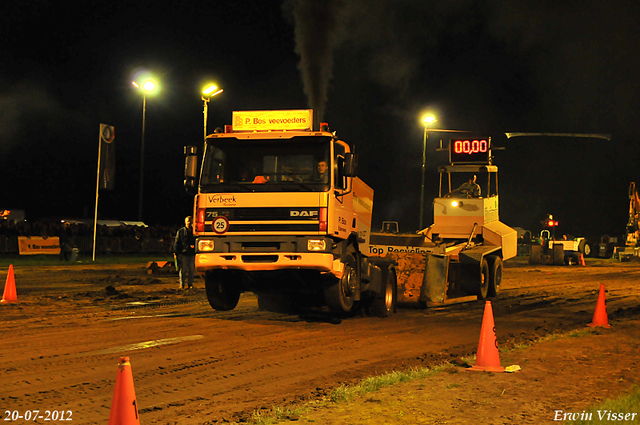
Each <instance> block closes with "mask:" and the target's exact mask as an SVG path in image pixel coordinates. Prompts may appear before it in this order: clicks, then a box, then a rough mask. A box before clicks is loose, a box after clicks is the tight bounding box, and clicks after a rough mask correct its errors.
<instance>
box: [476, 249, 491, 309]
mask: <svg viewBox="0 0 640 425" xmlns="http://www.w3.org/2000/svg"><path fill="white" fill-rule="evenodd" d="M489 279H490V278H489V264H488V263H487V260H485V259H484V258H483V259H482V264H480V282H479V285H478V294H477V295H478V299H479V300H484V299H486V298H487V296H488V295H489Z"/></svg>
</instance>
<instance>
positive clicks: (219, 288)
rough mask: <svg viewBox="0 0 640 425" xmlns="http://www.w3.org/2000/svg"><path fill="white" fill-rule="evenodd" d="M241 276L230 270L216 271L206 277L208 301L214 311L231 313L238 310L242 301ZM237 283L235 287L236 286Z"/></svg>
mask: <svg viewBox="0 0 640 425" xmlns="http://www.w3.org/2000/svg"><path fill="white" fill-rule="evenodd" d="M239 279H240V276H236V273H234V272H233V271H229V270H214V271H211V272H208V273H207V274H206V275H205V277H204V286H205V289H206V291H207V299H208V300H209V304H210V305H211V307H212V308H213V309H214V310H220V311H229V310H233V309H234V308H236V306H237V305H238V301H239V300H240V289H239V287H238V284H239V283H240V282H233V281H234V280H239ZM234 283H235V285H234Z"/></svg>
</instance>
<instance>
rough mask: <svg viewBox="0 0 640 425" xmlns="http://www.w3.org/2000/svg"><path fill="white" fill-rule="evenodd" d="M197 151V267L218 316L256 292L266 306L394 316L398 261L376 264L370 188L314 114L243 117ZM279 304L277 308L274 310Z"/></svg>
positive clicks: (192, 172)
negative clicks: (370, 256)
mask: <svg viewBox="0 0 640 425" xmlns="http://www.w3.org/2000/svg"><path fill="white" fill-rule="evenodd" d="M232 122H233V124H232V125H230V126H226V127H225V131H224V132H223V131H217V132H215V133H213V134H211V135H209V136H207V138H206V140H205V144H204V153H203V159H202V163H201V167H200V173H199V179H198V173H197V168H198V167H197V163H198V156H197V149H196V147H194V146H187V147H186V148H185V154H186V167H185V186H186V187H187V189H188V190H192V191H193V192H195V197H194V211H193V215H194V234H195V236H196V241H197V242H196V259H195V261H196V271H197V272H198V273H199V274H200V275H201V276H202V277H203V278H204V280H205V287H206V291H207V297H208V300H209V303H210V304H211V306H212V307H213V308H214V309H216V310H231V309H233V308H235V307H236V305H237V303H238V300H239V297H240V294H241V293H242V292H244V291H251V292H254V293H256V294H257V296H258V303H259V305H260V306H261V307H262V308H266V309H270V306H273V305H274V304H281V306H282V305H283V304H286V306H284V307H294V308H296V307H306V306H312V305H315V306H318V305H320V306H328V307H329V309H330V310H332V311H334V312H348V311H351V310H352V309H353V308H354V307H355V306H356V305H358V306H365V307H367V308H368V309H369V310H370V311H371V312H372V313H373V314H375V315H379V316H386V315H388V314H389V313H391V312H393V311H394V310H395V304H396V280H395V272H394V269H393V262H392V261H389V260H384V259H380V258H374V259H373V260H372V261H370V260H369V259H368V257H367V255H366V254H365V253H367V252H369V237H370V230H371V216H372V211H373V190H372V189H371V188H370V187H369V186H367V185H366V184H365V183H364V182H363V181H362V180H361V179H359V178H358V177H357V176H356V164H357V161H356V157H355V156H354V155H353V154H352V152H351V149H350V146H349V145H348V144H347V143H346V142H344V141H342V140H340V139H338V138H337V137H336V135H335V133H331V132H329V129H328V125H326V124H321V125H320V126H319V127H320V128H319V129H317V130H314V129H313V111H312V110H289V111H237V112H234V113H233V117H232ZM276 308H277V307H276Z"/></svg>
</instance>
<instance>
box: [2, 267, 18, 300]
mask: <svg viewBox="0 0 640 425" xmlns="http://www.w3.org/2000/svg"><path fill="white" fill-rule="evenodd" d="M15 301H18V295H17V294H16V280H15V278H14V277H13V264H11V265H10V266H9V273H7V283H5V284H4V294H3V295H2V300H1V301H0V303H10V302H15Z"/></svg>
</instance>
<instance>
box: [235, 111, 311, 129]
mask: <svg viewBox="0 0 640 425" xmlns="http://www.w3.org/2000/svg"><path fill="white" fill-rule="evenodd" d="M312 128H313V110H312V109H292V110H287V111H233V131H234V132H235V131H268V130H274V131H276V130H311V129H312Z"/></svg>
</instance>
